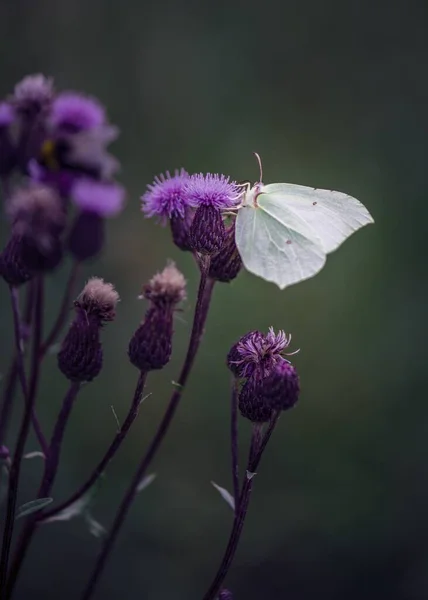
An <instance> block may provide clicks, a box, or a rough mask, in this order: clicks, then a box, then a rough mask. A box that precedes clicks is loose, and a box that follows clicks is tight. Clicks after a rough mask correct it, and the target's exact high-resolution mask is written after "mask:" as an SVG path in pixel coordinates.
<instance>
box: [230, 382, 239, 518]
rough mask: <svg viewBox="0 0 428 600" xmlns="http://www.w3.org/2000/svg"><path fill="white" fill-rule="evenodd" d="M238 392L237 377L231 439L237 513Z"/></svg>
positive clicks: (233, 399) (234, 386)
mask: <svg viewBox="0 0 428 600" xmlns="http://www.w3.org/2000/svg"><path fill="white" fill-rule="evenodd" d="M238 394H239V383H238V380H237V379H235V377H233V378H232V398H231V403H230V404H231V416H230V441H231V455H232V481H233V497H234V498H235V514H236V513H237V511H238V503H239V449H238Z"/></svg>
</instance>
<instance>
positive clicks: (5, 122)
mask: <svg viewBox="0 0 428 600" xmlns="http://www.w3.org/2000/svg"><path fill="white" fill-rule="evenodd" d="M14 118H15V111H14V110H13V107H12V106H11V105H10V104H9V103H8V102H0V127H8V126H9V125H10V124H11V123H12V121H13V120H14Z"/></svg>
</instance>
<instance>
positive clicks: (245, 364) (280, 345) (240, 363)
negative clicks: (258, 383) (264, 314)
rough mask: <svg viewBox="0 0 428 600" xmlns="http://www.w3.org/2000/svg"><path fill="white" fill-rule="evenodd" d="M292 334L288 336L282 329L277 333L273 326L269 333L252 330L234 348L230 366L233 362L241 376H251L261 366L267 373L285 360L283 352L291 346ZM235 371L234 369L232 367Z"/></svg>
mask: <svg viewBox="0 0 428 600" xmlns="http://www.w3.org/2000/svg"><path fill="white" fill-rule="evenodd" d="M290 342H291V335H290V336H287V335H286V334H285V333H284V331H282V330H280V331H279V332H278V333H277V334H276V333H275V332H274V330H273V327H270V328H269V332H268V334H267V335H263V334H261V333H260V332H259V331H254V332H251V333H249V334H247V335H245V336H243V337H242V338H241V339H240V341H239V342H238V343H237V344H236V345H235V346H234V347H233V348H232V350H233V349H234V351H233V356H232V361H231V360H230V359H229V360H228V364H229V368H230V367H231V363H232V362H233V363H234V364H235V365H236V367H235V371H234V372H235V373H236V372H237V373H239V375H238V376H239V377H249V376H250V375H251V374H252V373H253V372H254V370H255V369H256V368H261V369H262V370H263V371H264V374H265V375H267V374H268V373H269V372H270V371H271V370H272V368H273V367H274V366H275V365H276V363H277V362H279V361H282V360H284V359H283V358H282V356H281V353H282V352H283V351H284V350H285V348H287V347H288V346H289V344H290ZM232 371H233V369H232Z"/></svg>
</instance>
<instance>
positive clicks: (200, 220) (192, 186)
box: [184, 173, 240, 255]
mask: <svg viewBox="0 0 428 600" xmlns="http://www.w3.org/2000/svg"><path fill="white" fill-rule="evenodd" d="M184 192H185V194H186V198H187V201H188V203H189V204H190V205H193V206H196V207H197V209H196V212H195V216H194V218H193V221H192V225H191V227H190V240H191V244H192V247H193V249H194V250H196V252H200V253H201V254H208V255H210V254H214V253H216V252H219V251H220V250H221V249H222V247H223V244H224V241H225V238H226V230H225V227H224V223H223V216H222V213H221V210H223V209H227V208H230V207H232V206H234V205H235V204H236V203H237V201H238V198H239V194H240V192H239V188H238V187H237V186H236V184H235V183H233V182H232V183H231V182H230V181H229V177H225V176H224V175H212V174H211V173H208V174H207V175H203V174H202V173H199V174H197V175H192V176H191V177H190V178H189V180H188V182H187V183H186V185H185V188H184Z"/></svg>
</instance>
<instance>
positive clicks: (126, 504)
mask: <svg viewBox="0 0 428 600" xmlns="http://www.w3.org/2000/svg"><path fill="white" fill-rule="evenodd" d="M209 262H210V260H209V258H207V257H203V258H202V260H201V261H200V271H201V277H200V282H199V289H198V297H197V302H196V307H195V313H194V317H193V325H192V333H191V335H190V341H189V345H188V349H187V354H186V358H185V360H184V364H183V368H182V370H181V373H180V377H179V379H178V382H177V386H176V389H175V391H174V393H173V394H172V396H171V399H170V401H169V404H168V406H167V409H166V411H165V414H164V416H163V418H162V421H161V422H160V424H159V427H158V430H157V431H156V433H155V436H154V438H153V439H152V441H151V443H150V445H149V447H148V449H147V452H146V454H145V455H144V456H143V458H142V460H141V462H140V464H139V466H138V468H137V471H136V472H135V474H134V477H133V479H132V481H131V484H130V486H129V487H128V490H127V491H126V493H125V496H124V497H123V499H122V502H121V504H120V506H119V509H118V511H117V513H116V516H115V519H114V521H113V525H112V527H111V529H110V531H109V533H108V535H107V538H106V540H105V542H104V545H103V548H102V550H101V552H100V554H99V556H98V558H97V561H96V563H95V567H94V570H93V571H92V574H91V576H90V578H89V581H88V583H87V586H86V588H85V590H84V592H83V595H82V600H89V599H90V598H91V596H92V595H93V593H94V591H95V588H96V586H97V583H98V581H99V578H100V576H101V573H102V572H103V570H104V567H105V565H106V562H107V559H108V558H109V555H110V553H111V551H112V549H113V546H114V544H115V542H116V539H117V537H118V535H119V532H120V529H121V527H122V525H123V523H124V521H125V519H126V516H127V514H128V512H129V509H130V507H131V505H132V502H133V500H134V498H135V495H136V493H137V488H138V485H139V483H140V481H141V480H142V479H143V477H144V476H145V475H146V473H147V469H148V468H149V466H150V464H151V462H152V460H153V458H154V457H155V455H156V453H157V451H158V450H159V448H160V446H161V444H162V441H163V440H164V438H165V436H166V434H167V432H168V429H169V426H170V424H171V422H172V419H173V417H174V415H175V412H176V410H177V407H178V404H179V402H180V399H181V396H182V392H183V388H184V386H185V385H186V382H187V379H188V377H189V374H190V372H191V370H192V366H193V363H194V360H195V356H196V354H197V351H198V348H199V344H200V341H201V338H202V335H203V331H204V326H205V321H206V317H207V314H208V308H209V303H210V300H211V294H212V290H213V286H214V282H213V281H212V280H209V279H208V271H209Z"/></svg>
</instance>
